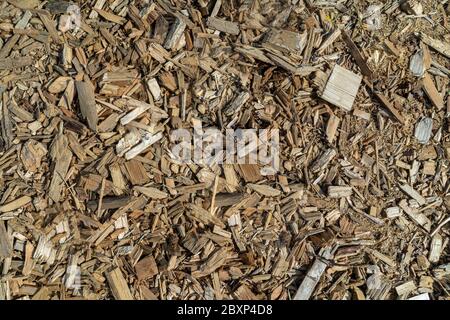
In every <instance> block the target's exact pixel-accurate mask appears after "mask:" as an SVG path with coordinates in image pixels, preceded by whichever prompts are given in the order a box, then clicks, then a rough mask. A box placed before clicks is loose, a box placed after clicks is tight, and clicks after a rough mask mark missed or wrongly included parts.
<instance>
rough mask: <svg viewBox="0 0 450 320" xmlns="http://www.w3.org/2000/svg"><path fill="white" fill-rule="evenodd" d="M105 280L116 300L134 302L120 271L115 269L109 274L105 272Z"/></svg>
mask: <svg viewBox="0 0 450 320" xmlns="http://www.w3.org/2000/svg"><path fill="white" fill-rule="evenodd" d="M106 279H107V280H108V283H109V286H110V288H111V291H112V294H113V295H114V298H115V299H116V300H134V298H133V296H132V295H131V292H130V288H129V287H128V284H127V281H126V280H125V278H124V277H123V274H122V271H120V269H119V268H116V269H114V270H113V271H111V272H107V273H106Z"/></svg>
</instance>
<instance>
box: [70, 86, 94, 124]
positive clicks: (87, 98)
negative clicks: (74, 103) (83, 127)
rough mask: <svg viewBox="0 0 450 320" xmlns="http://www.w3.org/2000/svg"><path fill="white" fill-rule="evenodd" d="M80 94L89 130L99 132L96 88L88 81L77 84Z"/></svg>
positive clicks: (79, 100) (81, 107) (81, 105)
mask: <svg viewBox="0 0 450 320" xmlns="http://www.w3.org/2000/svg"><path fill="white" fill-rule="evenodd" d="M75 85H76V88H77V94H78V102H79V104H80V110H81V113H82V114H83V117H84V118H85V119H86V120H87V123H88V125H89V128H91V130H92V131H94V132H96V131H97V121H98V115H97V105H96V103H95V95H94V87H93V85H92V83H90V82H88V81H76V82H75Z"/></svg>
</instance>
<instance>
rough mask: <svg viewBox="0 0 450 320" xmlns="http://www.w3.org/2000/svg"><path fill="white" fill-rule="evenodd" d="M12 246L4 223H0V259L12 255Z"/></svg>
mask: <svg viewBox="0 0 450 320" xmlns="http://www.w3.org/2000/svg"><path fill="white" fill-rule="evenodd" d="M12 250H13V248H12V245H11V240H10V237H9V235H8V232H7V231H6V228H5V223H4V222H3V221H0V257H2V258H8V257H10V256H11V255H12Z"/></svg>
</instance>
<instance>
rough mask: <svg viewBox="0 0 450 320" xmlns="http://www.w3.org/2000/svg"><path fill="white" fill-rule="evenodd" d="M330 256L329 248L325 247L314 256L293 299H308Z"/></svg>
mask: <svg viewBox="0 0 450 320" xmlns="http://www.w3.org/2000/svg"><path fill="white" fill-rule="evenodd" d="M331 258H332V254H331V249H330V248H326V249H324V250H323V252H322V253H321V254H320V256H318V257H317V258H316V260H315V261H314V263H313V265H312V266H311V268H310V269H309V271H308V273H307V275H306V277H305V278H304V279H303V281H302V283H301V284H300V287H299V288H298V289H297V292H296V294H295V296H294V300H309V299H310V297H311V295H312V293H313V291H314V289H315V287H316V286H317V284H318V283H319V281H320V278H321V276H322V274H323V273H324V272H325V269H326V268H327V263H326V260H329V259H331Z"/></svg>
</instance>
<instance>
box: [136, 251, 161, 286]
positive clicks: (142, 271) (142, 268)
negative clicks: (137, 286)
mask: <svg viewBox="0 0 450 320" xmlns="http://www.w3.org/2000/svg"><path fill="white" fill-rule="evenodd" d="M134 268H135V269H136V274H137V278H138V280H146V279H148V278H152V277H153V276H155V275H156V274H158V266H157V265H156V261H155V258H154V257H153V256H151V255H150V256H147V257H145V258H144V259H142V260H140V261H139V262H138V263H137V264H136V266H135V267H134Z"/></svg>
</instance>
